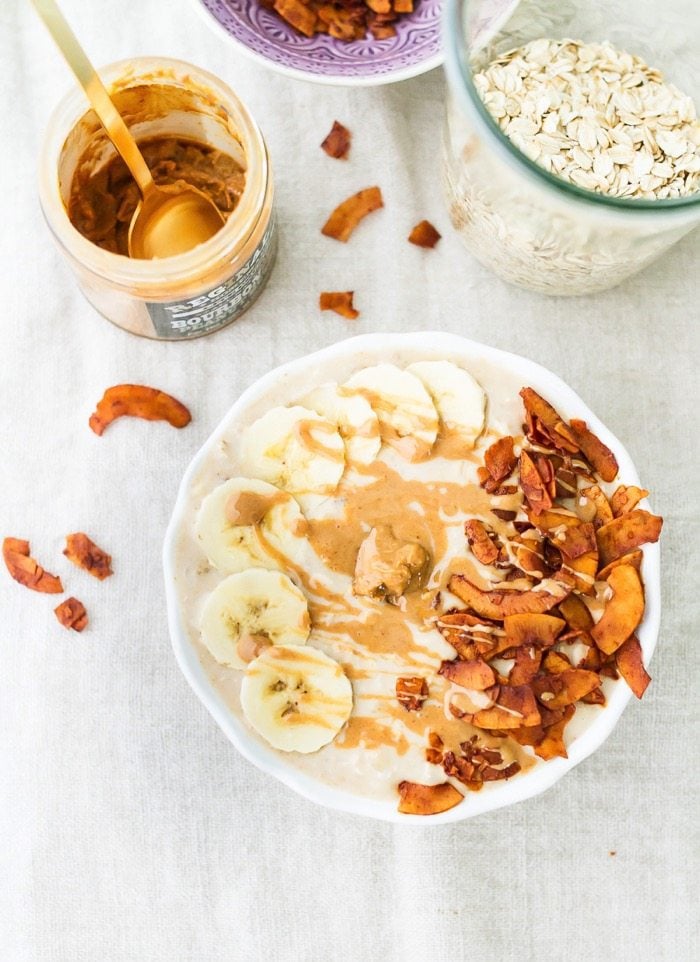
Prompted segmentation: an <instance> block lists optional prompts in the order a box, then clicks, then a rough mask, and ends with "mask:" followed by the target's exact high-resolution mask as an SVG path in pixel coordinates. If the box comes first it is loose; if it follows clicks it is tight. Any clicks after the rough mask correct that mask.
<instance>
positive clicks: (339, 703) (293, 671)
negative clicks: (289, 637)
mask: <svg viewBox="0 0 700 962" xmlns="http://www.w3.org/2000/svg"><path fill="white" fill-rule="evenodd" d="M241 705H242V706H243V711H244V713H245V716H246V718H247V719H248V721H249V722H250V724H251V725H252V726H253V728H254V729H255V730H256V732H258V734H259V735H262V737H263V738H264V739H265V740H266V741H268V742H269V743H270V744H271V745H272V746H273V748H279V749H280V751H283V752H301V753H303V754H308V753H309V752H316V751H318V749H319V748H322V747H323V745H327V744H328V742H330V741H332V740H333V739H334V738H335V736H336V735H337V734H338V732H339V731H340V729H341V728H342V727H343V725H344V724H345V722H346V721H347V720H348V718H349V716H350V712H351V711H352V686H351V684H350V682H349V681H348V678H347V676H346V674H345V672H344V671H343V669H342V668H341V666H340V665H339V664H338V663H337V662H336V661H333V659H332V658H329V657H328V655H325V654H324V653H323V652H322V651H319V650H318V648H313V647H312V646H311V645H305V646H304V647H297V646H294V645H284V646H276V647H273V648H266V649H265V650H264V651H263V652H262V654H261V655H260V656H259V657H258V658H256V659H255V661H252V662H251V663H250V664H249V665H248V668H247V670H246V673H245V675H244V677H243V682H242V684H241Z"/></svg>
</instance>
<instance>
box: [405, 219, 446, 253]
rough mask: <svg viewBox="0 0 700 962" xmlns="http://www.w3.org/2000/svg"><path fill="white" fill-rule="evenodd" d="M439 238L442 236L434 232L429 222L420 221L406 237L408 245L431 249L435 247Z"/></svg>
mask: <svg viewBox="0 0 700 962" xmlns="http://www.w3.org/2000/svg"><path fill="white" fill-rule="evenodd" d="M441 237H442V234H439V233H438V231H436V230H435V228H434V227H433V225H432V224H431V223H430V221H429V220H422V221H421V222H420V223H419V224H416V226H415V227H414V228H413V230H412V231H411V233H410V234H409V235H408V241H409V243H410V244H415V245H416V247H430V248H432V247H435V245H436V244H437V242H438V241H439V240H440V238H441Z"/></svg>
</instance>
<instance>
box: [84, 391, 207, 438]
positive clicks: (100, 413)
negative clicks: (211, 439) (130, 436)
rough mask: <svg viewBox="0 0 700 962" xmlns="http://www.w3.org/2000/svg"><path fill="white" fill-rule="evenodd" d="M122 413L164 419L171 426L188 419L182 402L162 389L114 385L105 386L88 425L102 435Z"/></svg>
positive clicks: (148, 418) (182, 424)
mask: <svg viewBox="0 0 700 962" xmlns="http://www.w3.org/2000/svg"><path fill="white" fill-rule="evenodd" d="M125 416H126V417H136V418H143V419H144V420H146V421H167V422H168V424H171V425H172V426H173V427H174V428H184V427H185V426H186V425H188V424H189V423H190V421H191V420H192V415H191V414H190V412H189V411H188V410H187V408H186V407H185V405H184V404H181V403H180V401H178V400H176V398H174V397H172V395H170V394H166V393H165V392H164V391H159V390H157V389H156V388H154V387H146V386H145V385H143V384H116V385H115V386H114V387H109V388H107V390H106V391H105V393H104V395H103V397H102V399H101V400H100V401H99V402H98V404H97V409H96V410H95V412H94V413H93V414H91V415H90V422H89V423H90V427H91V428H92V430H93V431H94V432H95V434H98V435H102V434H104V432H105V429H106V428H107V427H108V426H109V425H110V424H111V423H112V421H115V420H116V419H117V418H121V417H125Z"/></svg>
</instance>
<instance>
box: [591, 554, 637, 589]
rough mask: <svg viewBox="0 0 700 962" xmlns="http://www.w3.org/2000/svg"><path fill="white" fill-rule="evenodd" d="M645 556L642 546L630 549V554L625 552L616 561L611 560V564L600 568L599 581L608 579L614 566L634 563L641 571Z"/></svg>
mask: <svg viewBox="0 0 700 962" xmlns="http://www.w3.org/2000/svg"><path fill="white" fill-rule="evenodd" d="M643 557H644V553H643V551H642V549H641V548H637V549H636V550H635V551H630V553H629V554H623V556H622V557H621V558H616V559H615V561H611V562H610V564H608V565H606V566H605V567H604V568H601V569H600V571H599V572H598V581H607V580H608V577H609V575H610V572H611V571H612V570H613V568H619V566H620V565H632V567H633V568H636V569H637V571H641V570H642V558H643Z"/></svg>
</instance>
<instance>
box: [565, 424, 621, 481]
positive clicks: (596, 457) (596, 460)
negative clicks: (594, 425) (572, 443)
mask: <svg viewBox="0 0 700 962" xmlns="http://www.w3.org/2000/svg"><path fill="white" fill-rule="evenodd" d="M570 425H571V430H572V431H573V433H574V437H575V438H576V441H577V443H578V446H579V448H580V449H581V451H582V452H583V454H584V455H585V457H586V459H587V460H588V461H590V463H591V464H592V466H593V467H594V469H595V470H596V471H597V472H598V474H599V475H600V476H601V478H602V479H603V481H614V479H615V477H616V475H617V471H618V464H617V458H616V457H615V455H614V454H613V453H612V451H611V450H610V448H609V447H607V445H605V444H603V442H602V441H601V440H600V438H598V437H597V436H596V435H595V434H594V433H593V432H592V431H590V430H589V428H588V425H587V424H586V422H585V421H579V420H578V419H577V418H572V419H571V421H570Z"/></svg>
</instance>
